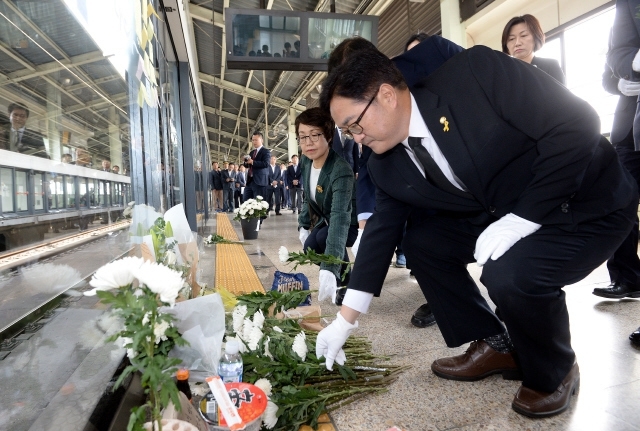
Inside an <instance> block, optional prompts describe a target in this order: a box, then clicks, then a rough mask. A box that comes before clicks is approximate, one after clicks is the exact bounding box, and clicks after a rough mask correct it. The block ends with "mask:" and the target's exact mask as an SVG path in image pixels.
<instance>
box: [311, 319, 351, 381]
mask: <svg viewBox="0 0 640 431" xmlns="http://www.w3.org/2000/svg"><path fill="white" fill-rule="evenodd" d="M357 327H358V321H356V323H354V324H353V325H352V324H351V323H349V322H347V321H346V320H345V319H344V317H342V315H341V314H340V313H339V312H338V314H337V317H336V320H334V321H333V322H331V325H329V326H327V327H326V328H324V329H323V330H322V331H320V333H319V334H318V338H317V339H316V356H317V357H318V358H322V357H323V356H324V357H325V358H326V362H325V364H326V366H327V370H333V362H334V361H335V362H337V363H338V364H340V365H344V362H345V361H346V360H347V357H346V356H345V354H344V350H342V346H343V345H344V343H345V342H346V341H347V338H349V335H351V331H353V330H354V329H356V328H357Z"/></svg>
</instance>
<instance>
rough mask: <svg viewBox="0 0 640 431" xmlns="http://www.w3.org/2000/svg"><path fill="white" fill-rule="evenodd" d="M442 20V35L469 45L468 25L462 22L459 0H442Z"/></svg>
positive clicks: (462, 44) (459, 43) (463, 44)
mask: <svg viewBox="0 0 640 431" xmlns="http://www.w3.org/2000/svg"><path fill="white" fill-rule="evenodd" d="M440 20H441V23H442V37H444V38H446V39H449V40H450V41H452V42H455V43H457V44H458V45H460V46H461V47H463V48H466V47H467V33H466V27H465V25H464V24H463V23H461V22H460V3H459V0H440Z"/></svg>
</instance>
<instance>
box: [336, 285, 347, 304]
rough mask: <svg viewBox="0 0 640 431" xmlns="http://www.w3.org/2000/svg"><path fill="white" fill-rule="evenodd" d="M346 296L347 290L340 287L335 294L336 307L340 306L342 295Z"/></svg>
mask: <svg viewBox="0 0 640 431" xmlns="http://www.w3.org/2000/svg"><path fill="white" fill-rule="evenodd" d="M346 294H347V288H346V287H341V288H339V289H338V291H337V292H336V305H342V301H343V300H344V295H346Z"/></svg>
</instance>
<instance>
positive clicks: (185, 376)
mask: <svg viewBox="0 0 640 431" xmlns="http://www.w3.org/2000/svg"><path fill="white" fill-rule="evenodd" d="M176 377H177V378H178V380H189V370H187V369H185V368H181V369H179V370H178V372H177V373H176Z"/></svg>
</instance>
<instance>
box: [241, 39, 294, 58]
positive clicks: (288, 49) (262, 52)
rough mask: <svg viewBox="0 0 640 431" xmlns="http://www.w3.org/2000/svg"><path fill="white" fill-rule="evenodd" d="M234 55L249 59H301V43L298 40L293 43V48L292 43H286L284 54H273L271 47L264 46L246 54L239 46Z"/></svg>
mask: <svg viewBox="0 0 640 431" xmlns="http://www.w3.org/2000/svg"><path fill="white" fill-rule="evenodd" d="M233 55H237V56H244V55H248V56H249V57H275V58H299V57H300V41H299V40H296V41H294V42H293V47H292V46H291V42H285V43H284V47H283V49H282V52H273V53H272V52H271V50H270V49H269V45H267V44H264V45H262V46H261V47H260V48H259V49H256V50H253V49H252V50H250V51H249V52H247V53H246V54H245V52H244V51H243V50H242V48H240V47H239V46H238V45H235V46H234V47H233Z"/></svg>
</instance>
